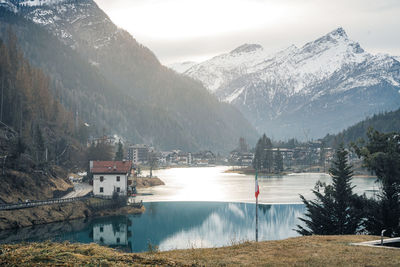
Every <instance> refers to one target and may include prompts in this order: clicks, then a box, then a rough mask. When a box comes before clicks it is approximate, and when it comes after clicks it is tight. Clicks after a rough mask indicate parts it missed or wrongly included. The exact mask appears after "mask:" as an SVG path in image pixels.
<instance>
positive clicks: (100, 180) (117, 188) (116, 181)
mask: <svg viewBox="0 0 400 267" xmlns="http://www.w3.org/2000/svg"><path fill="white" fill-rule="evenodd" d="M90 172H91V173H92V174H93V194H94V195H95V196H103V197H111V196H113V195H114V193H116V194H118V195H120V196H126V195H127V191H128V178H129V176H130V175H131V173H132V162H131V161H90Z"/></svg>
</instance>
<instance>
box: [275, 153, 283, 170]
mask: <svg viewBox="0 0 400 267" xmlns="http://www.w3.org/2000/svg"><path fill="white" fill-rule="evenodd" d="M275 171H276V172H278V173H279V172H282V171H283V156H282V153H281V151H280V150H279V148H278V151H277V152H276V155H275Z"/></svg>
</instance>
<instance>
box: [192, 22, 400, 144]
mask: <svg viewBox="0 0 400 267" xmlns="http://www.w3.org/2000/svg"><path fill="white" fill-rule="evenodd" d="M184 74H185V75H188V76H190V77H192V78H195V79H197V80H199V81H201V82H202V83H203V84H204V85H205V86H206V87H207V88H208V89H209V90H210V91H211V92H213V93H214V94H215V95H216V96H218V97H219V99H221V100H222V101H225V102H228V103H232V104H234V105H235V106H236V107H238V108H239V109H240V110H241V111H242V113H244V114H245V116H246V117H247V118H248V119H249V120H250V121H251V122H252V123H253V125H255V126H256V127H257V128H258V129H259V131H261V132H266V133H267V134H269V135H271V136H273V137H274V138H276V139H282V138H288V137H294V136H295V137H300V138H303V139H304V138H310V137H314V138H315V137H321V136H323V135H325V134H326V133H328V132H338V131H339V130H342V129H343V128H345V127H347V126H350V125H351V124H353V123H355V122H357V121H359V120H361V119H363V118H365V117H366V116H368V115H371V114H374V113H377V112H380V111H386V110H394V109H396V108H398V107H399V106H400V91H399V90H400V63H399V61H398V58H395V57H392V56H389V55H372V54H370V53H368V52H366V51H365V50H364V49H362V48H361V46H360V45H359V44H358V43H356V42H354V41H352V40H351V39H349V37H348V36H347V34H346V32H345V31H344V29H343V28H338V29H336V30H334V31H332V32H330V33H328V34H327V35H325V36H323V37H321V38H319V39H317V40H315V41H312V42H309V43H307V44H305V45H304V46H303V47H301V48H298V47H296V46H290V47H288V48H287V49H285V50H283V51H280V52H278V53H276V54H272V55H270V54H268V53H267V52H266V51H265V50H264V49H263V48H262V47H261V46H260V45H254V44H245V45H243V46H241V47H238V48H237V49H235V50H233V51H232V52H230V53H227V54H223V55H220V56H217V57H214V58H212V59H210V60H208V61H205V62H203V63H199V64H197V65H194V66H193V67H191V68H189V69H188V70H186V71H185V72H184Z"/></svg>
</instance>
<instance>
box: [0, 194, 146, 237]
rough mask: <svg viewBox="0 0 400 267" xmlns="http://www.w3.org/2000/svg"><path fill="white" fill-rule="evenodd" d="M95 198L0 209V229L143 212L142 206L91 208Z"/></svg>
mask: <svg viewBox="0 0 400 267" xmlns="http://www.w3.org/2000/svg"><path fill="white" fill-rule="evenodd" d="M95 201H97V200H96V199H88V200H82V201H76V202H72V203H65V204H55V205H47V206H40V207H34V208H26V209H20V210H12V211H0V230H5V229H14V228H22V227H28V226H33V225H39V224H48V223H54V222H62V221H68V220H75V219H80V218H87V217H97V216H111V215H117V214H136V213H143V212H144V207H142V208H134V207H131V206H126V207H122V208H117V209H114V208H112V209H111V208H110V209H107V208H105V209H98V208H96V209H95V208H93V202H95Z"/></svg>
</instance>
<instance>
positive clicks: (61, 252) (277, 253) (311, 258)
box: [0, 236, 400, 266]
mask: <svg viewBox="0 0 400 267" xmlns="http://www.w3.org/2000/svg"><path fill="white" fill-rule="evenodd" d="M374 239H378V238H377V237H371V236H312V237H298V238H291V239H287V240H281V241H269V242H260V243H253V242H245V243H243V244H237V245H234V246H231V247H224V248H210V249H187V250H176V251H168V252H161V253H151V254H150V253H141V254H127V253H120V252H117V251H115V250H113V249H109V248H104V247H100V246H98V245H95V244H89V245H77V244H69V243H63V244H54V243H40V244H20V245H4V246H0V266H3V265H5V266H32V265H33V266H82V265H84V266H132V265H134V266H137V265H139V266H143V265H157V266H235V265H237V266H400V250H395V249H382V248H369V247H360V246H352V245H350V244H349V243H352V242H363V241H370V240H374Z"/></svg>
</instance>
